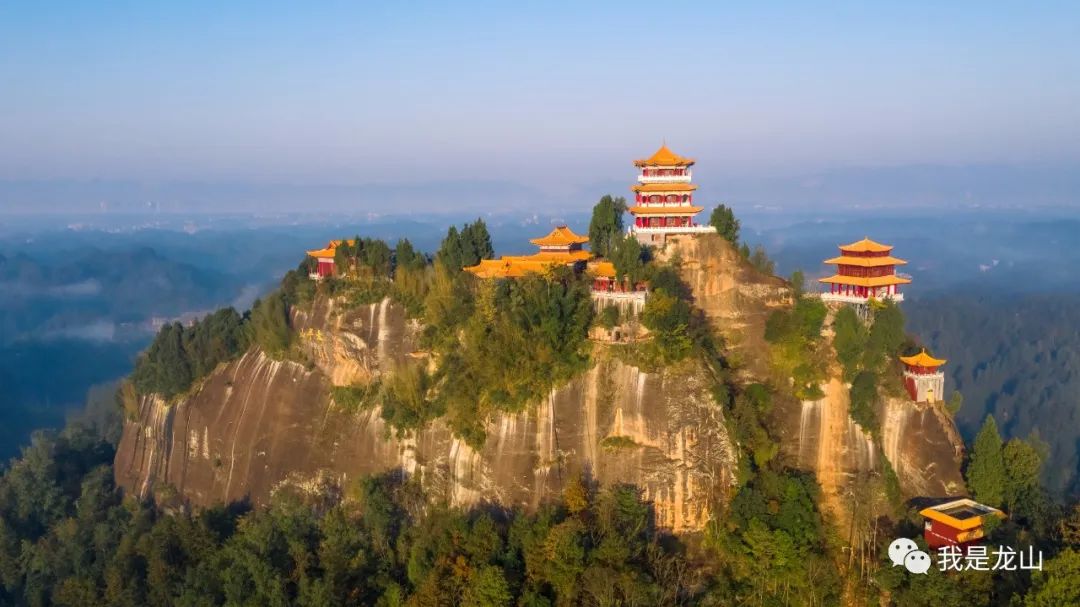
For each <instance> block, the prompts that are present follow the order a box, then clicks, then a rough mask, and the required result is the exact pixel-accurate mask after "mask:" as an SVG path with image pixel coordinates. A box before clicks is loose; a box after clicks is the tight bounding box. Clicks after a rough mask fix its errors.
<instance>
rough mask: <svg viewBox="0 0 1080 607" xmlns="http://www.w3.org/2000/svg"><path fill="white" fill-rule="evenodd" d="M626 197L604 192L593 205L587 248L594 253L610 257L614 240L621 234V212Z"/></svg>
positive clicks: (624, 208) (623, 211)
mask: <svg viewBox="0 0 1080 607" xmlns="http://www.w3.org/2000/svg"><path fill="white" fill-rule="evenodd" d="M625 212H626V199H625V198H623V197H621V196H619V197H617V198H616V197H613V196H611V195H610V194H605V195H604V197H603V198H601V199H600V202H598V203H596V205H595V206H593V211H592V218H591V219H590V220H589V249H590V250H591V251H592V252H593V254H594V255H598V256H600V257H610V256H611V251H612V248H613V246H614V244H615V241H616V240H617V239H619V238H620V237H622V236H623V213H625Z"/></svg>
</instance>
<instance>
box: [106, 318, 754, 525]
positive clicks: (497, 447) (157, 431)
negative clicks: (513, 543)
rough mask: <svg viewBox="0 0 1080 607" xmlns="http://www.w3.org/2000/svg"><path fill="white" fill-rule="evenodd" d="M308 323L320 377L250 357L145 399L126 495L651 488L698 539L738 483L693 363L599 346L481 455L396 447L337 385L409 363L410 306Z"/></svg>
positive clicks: (433, 446)
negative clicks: (176, 391) (391, 483)
mask: <svg viewBox="0 0 1080 607" xmlns="http://www.w3.org/2000/svg"><path fill="white" fill-rule="evenodd" d="M295 323H296V325H297V327H298V329H299V332H300V335H301V339H302V340H303V344H304V347H305V349H307V351H308V352H309V354H310V355H311V358H312V359H313V360H314V361H315V364H314V366H313V368H310V369H309V368H305V367H304V366H302V365H299V364H296V363H291V362H277V361H273V360H270V359H269V358H267V357H266V356H264V355H263V354H261V353H259V352H257V351H251V352H249V353H247V354H245V355H244V356H243V357H242V358H241V359H239V360H237V361H234V362H232V363H230V364H228V365H225V366H224V367H222V368H220V369H218V370H217V371H216V372H215V373H213V374H212V375H211V376H210V377H208V378H207V379H206V380H205V381H204V382H202V384H201V385H200V386H199V387H198V388H197V389H195V390H193V391H192V393H191V394H190V395H189V396H188V397H186V398H184V399H183V400H181V401H180V402H178V403H174V404H171V405H169V404H166V403H165V402H163V401H162V400H161V399H159V398H155V397H144V398H143V399H142V400H141V402H140V414H139V417H138V419H137V420H134V421H131V422H129V423H128V424H127V426H126V427H125V429H124V435H123V438H122V440H121V443H120V446H119V451H118V454H117V461H116V474H117V477H118V481H119V482H120V484H121V485H122V486H124V487H126V488H128V490H130V491H133V492H136V493H138V494H139V495H142V496H149V495H151V494H157V495H161V494H164V495H169V494H175V495H179V496H182V497H183V498H184V499H185V500H187V501H189V502H191V503H193V504H196V505H207V504H212V503H215V502H219V501H232V500H239V499H244V498H248V499H251V500H252V501H254V502H255V503H263V502H265V501H266V500H267V499H268V498H269V497H270V496H271V494H273V492H274V491H275V490H276V489H278V488H280V487H282V486H284V485H296V486H300V487H305V486H311V485H312V484H315V483H322V482H325V481H330V482H333V483H339V484H347V483H348V482H349V480H350V479H356V478H358V477H361V476H363V475H367V474H373V473H382V472H386V471H391V470H402V471H404V472H405V473H407V474H410V475H414V476H415V477H417V478H419V479H420V480H421V482H422V484H423V485H424V486H425V488H426V489H427V490H428V492H429V493H430V494H431V495H432V496H434V497H435V498H436V499H444V500H445V501H446V502H447V503H450V504H455V505H468V504H473V503H476V502H479V501H481V500H495V501H498V502H500V503H503V504H507V505H522V506H526V507H535V506H536V505H538V504H539V503H540V502H542V501H544V500H546V499H549V498H551V497H552V496H554V495H557V494H558V493H560V492H561V490H562V488H563V485H564V483H565V482H566V481H567V479H570V478H573V477H575V476H577V475H580V474H583V473H585V474H588V475H590V476H592V477H593V478H595V479H596V480H597V481H599V482H600V483H604V484H607V483H619V482H626V483H633V484H635V485H638V486H639V487H641V488H643V490H644V492H645V494H646V495H647V496H648V498H649V499H650V500H652V501H653V504H654V507H655V511H656V515H657V522H658V523H659V524H661V525H664V526H666V527H669V528H671V529H673V530H676V531H684V530H692V529H700V528H701V527H702V526H703V525H704V523H705V522H706V521H707V520H708V516H709V510H708V508H709V504H710V503H712V502H713V501H714V500H713V498H714V497H715V496H716V494H717V493H718V492H724V491H725V490H726V489H727V488H728V487H730V486H731V483H732V481H733V470H734V467H735V449H734V447H733V445H732V444H731V441H730V440H729V438H728V435H727V431H726V428H725V426H724V420H723V415H722V412H721V411H720V409H719V408H718V407H716V406H715V405H714V404H713V402H712V399H711V397H710V395H709V391H708V384H707V382H706V376H705V373H704V371H703V370H702V369H701V368H699V367H698V366H696V364H694V363H687V364H685V365H681V366H679V367H678V368H671V369H666V370H664V371H663V372H658V373H645V372H643V371H641V370H639V369H637V368H636V367H633V366H630V365H627V364H624V363H622V362H620V361H618V360H615V359H614V358H612V357H610V356H609V355H608V354H607V352H606V350H605V349H604V347H603V346H597V350H596V352H595V353H594V354H595V356H594V358H595V359H596V360H597V361H598V362H597V363H596V364H595V365H594V366H593V367H592V368H591V369H589V371H588V372H587V373H585V374H584V375H582V376H580V377H578V378H576V379H575V380H573V381H571V382H570V383H568V384H567V385H565V386H562V387H560V388H558V389H556V390H553V391H552V392H551V394H550V395H549V396H548V397H547V398H545V399H544V400H543V401H541V402H539V403H536V404H535V406H533V407H530V408H529V409H528V410H527V411H524V412H522V413H519V414H514V415H502V416H499V417H496V418H495V419H492V420H490V422H489V424H488V429H487V430H488V440H487V443H486V444H485V446H484V448H483V449H482V450H479V451H475V450H473V449H471V448H470V447H469V446H468V445H466V444H465V443H464V442H462V441H460V440H458V439H455V438H454V437H453V436H452V435H451V433H450V432H449V431H448V430H447V428H446V427H445V426H444V425H443V424H441V423H439V422H435V423H433V424H430V425H429V426H428V427H426V428H424V429H423V430H421V431H419V432H417V433H415V434H414V435H411V436H408V437H402V438H397V437H394V436H392V435H391V433H390V432H389V430H388V428H387V427H386V426H385V424H384V423H383V421H382V419H381V418H380V416H379V411H378V410H377V409H372V410H368V411H363V412H360V413H359V414H349V413H345V412H344V411H342V410H341V409H340V407H337V406H336V405H335V403H334V402H333V400H332V398H331V396H330V386H331V385H332V384H347V383H353V382H362V381H367V380H370V379H371V378H373V377H375V376H377V375H378V374H380V373H384V372H387V371H388V370H390V369H392V368H393V367H394V366H395V365H397V364H401V363H403V362H404V361H405V359H406V358H407V357H408V356H410V352H411V345H412V343H413V341H412V340H413V336H414V335H415V332H416V329H417V327H415V326H414V325H413V324H412V323H410V322H409V321H407V320H406V319H405V316H404V314H403V313H402V310H401V309H400V308H399V307H398V306H397V305H395V304H392V303H390V302H389V301H384V302H382V303H379V304H374V305H371V306H362V307H359V308H356V309H352V310H347V311H346V310H343V309H342V306H341V305H340V302H337V303H335V302H332V301H321V302H318V303H317V304H316V305H315V306H314V307H313V309H312V310H311V311H310V312H308V313H304V314H299V315H298V316H297V318H296V319H295Z"/></svg>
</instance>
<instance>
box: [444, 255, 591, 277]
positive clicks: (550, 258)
mask: <svg viewBox="0 0 1080 607" xmlns="http://www.w3.org/2000/svg"><path fill="white" fill-rule="evenodd" d="M591 256H592V254H591V253H589V252H588V251H541V252H539V253H534V254H532V255H506V256H503V257H501V258H499V259H481V260H480V263H478V264H476V265H475V266H468V267H466V268H464V270H466V271H468V272H471V273H473V274H475V275H476V276H478V277H480V278H520V277H522V276H524V275H526V274H528V273H539V272H546V271H548V270H550V269H552V268H555V267H558V266H564V265H567V264H572V263H577V262H579V261H586V260H587V259H589V258H590V257H591Z"/></svg>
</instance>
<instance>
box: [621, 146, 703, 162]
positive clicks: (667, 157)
mask: <svg viewBox="0 0 1080 607" xmlns="http://www.w3.org/2000/svg"><path fill="white" fill-rule="evenodd" d="M692 164H694V159H693V158H686V157H684V156H679V155H678V154H676V153H675V152H672V151H671V150H670V149H669V148H668V146H667V144H664V145H661V146H660V149H659V150H656V152H655V153H654V154H653V155H652V156H649V157H648V158H646V159H644V160H635V161H634V166H639V167H644V166H668V167H670V166H676V167H683V166H686V167H688V166H690V165H692Z"/></svg>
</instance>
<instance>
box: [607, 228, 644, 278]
mask: <svg viewBox="0 0 1080 607" xmlns="http://www.w3.org/2000/svg"><path fill="white" fill-rule="evenodd" d="M608 257H609V258H610V259H611V263H612V264H613V265H614V266H615V278H616V280H623V279H629V280H630V281H631V282H638V281H640V280H641V279H642V278H643V277H644V272H645V248H644V247H643V246H641V243H640V242H638V241H637V239H636V238H633V237H631V236H627V235H625V234H619V235H616V236H612V239H611V241H610V245H609V250H608Z"/></svg>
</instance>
